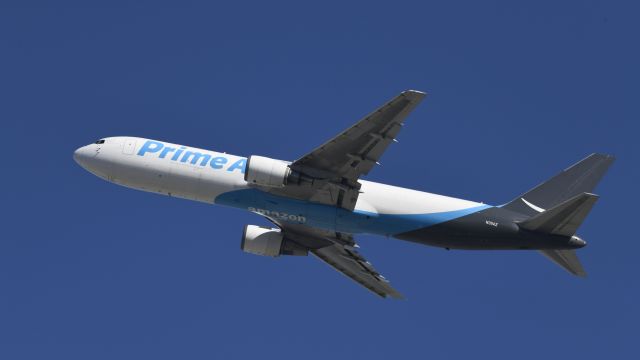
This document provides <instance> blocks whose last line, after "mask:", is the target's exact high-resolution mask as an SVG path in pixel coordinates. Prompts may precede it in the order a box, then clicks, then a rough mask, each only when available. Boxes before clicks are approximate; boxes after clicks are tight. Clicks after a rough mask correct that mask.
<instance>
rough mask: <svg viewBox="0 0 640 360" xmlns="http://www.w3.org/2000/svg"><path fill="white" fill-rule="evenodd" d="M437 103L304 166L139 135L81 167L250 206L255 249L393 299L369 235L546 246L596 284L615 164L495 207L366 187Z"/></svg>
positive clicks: (390, 118)
mask: <svg viewBox="0 0 640 360" xmlns="http://www.w3.org/2000/svg"><path fill="white" fill-rule="evenodd" d="M424 97H425V93H422V92H419V91H413V90H408V91H404V92H402V93H400V94H399V95H398V96H396V97H395V98H393V99H391V100H390V101H389V102H387V103H386V104H384V105H383V106H382V107H380V108H379V109H377V110H375V111H374V112H372V113H371V114H369V115H368V116H366V117H364V118H363V119H362V120H360V121H358V122H357V123H356V124H354V125H353V126H351V127H350V128H348V129H346V130H345V131H343V132H341V133H340V134H338V135H337V136H336V137H334V138H332V139H330V140H329V141H327V142H326V143H324V144H323V145H321V146H319V147H318V148H316V149H315V150H313V151H311V152H309V153H308V154H306V155H304V156H302V157H301V158H299V159H298V160H296V161H293V162H290V161H284V160H277V159H271V158H268V157H264V156H257V155H252V156H249V157H248V158H245V157H241V156H235V155H230V154H226V153H220V152H215V151H210V150H203V149H197V148H193V147H189V146H182V145H176V144H171V143H168V142H165V141H156V140H149V139H144V138H139V137H128V136H125V137H108V138H103V139H100V140H98V141H96V142H95V143H93V144H90V145H86V146H83V147H81V148H79V149H77V150H76V151H75V153H74V155H73V156H74V159H75V161H76V162H77V163H78V164H80V165H81V166H82V167H83V168H85V169H86V170H88V171H89V172H91V173H93V174H95V175H97V176H98V177H100V178H103V179H105V180H107V181H109V182H112V183H115V184H119V185H123V186H126V187H129V188H134V189H138V190H143V191H148V192H154V193H159V194H164V195H169V196H175V197H180V198H185V199H190V200H196V201H202V202H206V203H212V204H219V205H226V206H231V207H235V208H240V209H244V210H248V211H250V212H253V213H255V214H258V215H261V216H263V217H265V218H267V219H268V220H269V221H271V223H273V224H274V226H273V227H262V226H255V225H247V226H245V228H244V231H243V233H242V237H241V243H240V247H241V249H242V250H243V251H245V252H248V253H252V254H257V255H263V256H272V257H276V256H280V255H303V256H304V255H308V254H309V253H311V254H313V255H315V256H316V257H318V258H319V259H320V260H322V261H324V262H326V263H327V264H329V265H331V266H332V267H333V268H335V269H336V270H338V271H339V272H341V273H343V274H344V275H346V276H348V277H349V278H351V279H353V280H354V281H356V282H358V283H359V284H360V285H362V286H364V287H365V288H367V289H369V290H370V291H372V292H373V293H375V294H377V295H379V296H382V297H393V298H400V297H401V295H400V293H399V292H398V291H396V290H395V289H394V288H393V287H391V285H390V283H389V282H388V281H387V280H386V279H385V278H384V277H383V276H382V275H380V273H378V271H377V270H376V269H375V268H374V267H373V266H372V265H371V263H370V262H368V261H367V260H366V259H365V258H364V257H363V256H362V255H361V254H360V250H359V246H358V245H357V244H356V242H355V240H354V235H357V234H376V235H382V236H387V237H391V238H396V239H401V240H406V241H412V242H415V243H419V244H425V245H431V246H437V247H441V248H445V249H470V250H488V249H491V250H496V249H501V250H502V249H505V250H509V249H526V250H538V251H540V252H541V253H542V254H544V255H545V256H547V257H548V258H549V259H551V260H552V261H553V262H555V263H556V264H558V265H560V266H561V267H563V268H564V269H566V270H567V271H569V272H570V273H572V274H574V275H578V276H584V275H585V271H584V270H583V268H582V266H581V264H580V262H579V260H578V258H577V257H576V254H575V249H579V248H582V247H584V246H585V245H586V242H585V241H584V240H583V239H581V238H580V237H578V236H576V231H577V229H578V227H579V226H580V224H581V223H582V222H583V220H584V219H585V217H586V216H587V214H588V213H589V211H590V210H591V208H592V206H593V205H594V203H595V202H596V200H597V199H598V196H597V195H594V194H593V193H591V192H592V190H593V188H594V187H595V186H596V185H597V183H598V181H599V180H600V179H601V177H602V176H603V175H604V173H605V172H606V170H607V168H608V167H609V166H610V165H611V163H612V162H613V161H614V158H613V157H612V156H609V155H603V154H592V155H589V156H587V157H586V158H585V159H583V160H582V161H579V162H578V163H576V164H574V165H573V166H571V167H569V168H567V169H565V170H564V171H562V172H560V173H559V174H558V175H556V176H555V177H553V178H551V179H550V180H548V181H546V182H544V183H542V184H540V185H538V186H536V187H535V188H533V189H532V190H530V191H528V192H526V193H524V194H522V195H520V196H518V197H516V198H515V199H513V200H511V201H510V202H508V203H506V204H503V205H500V206H491V205H486V204H483V203H478V202H474V201H468V200H462V199H456V198H452V197H447V196H443V195H436V194H431V193H428V192H422V191H417V190H411V189H406V188H401V187H396V186H392V185H386V184H381V183H376V182H372V181H366V180H362V179H361V178H362V177H363V176H364V175H367V174H368V173H369V171H370V170H371V169H372V168H373V167H375V166H376V164H378V161H379V159H380V157H381V156H382V154H383V153H384V151H385V150H386V149H387V147H388V146H389V145H390V144H391V143H393V142H395V141H396V137H397V136H398V133H399V131H400V129H401V128H402V126H403V122H404V120H405V118H406V117H407V115H408V114H409V113H410V112H411V111H412V110H413V109H414V108H415V107H416V106H417V105H418V103H419V102H420V101H421V100H422V99H423V98H424Z"/></svg>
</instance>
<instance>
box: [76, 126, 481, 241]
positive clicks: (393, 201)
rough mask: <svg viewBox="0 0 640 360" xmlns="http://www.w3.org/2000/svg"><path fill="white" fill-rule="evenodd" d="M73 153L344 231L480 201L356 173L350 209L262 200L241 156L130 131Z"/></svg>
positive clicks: (158, 184) (283, 217) (435, 215)
mask: <svg viewBox="0 0 640 360" xmlns="http://www.w3.org/2000/svg"><path fill="white" fill-rule="evenodd" d="M100 142H102V143H100ZM74 158H75V159H76V161H77V162H78V163H79V164H80V165H82V166H83V167H84V168H85V169H87V170H88V171H90V172H92V173H93V174H95V175H97V176H99V177H101V178H103V179H105V180H107V181H110V182H113V183H116V184H118V185H122V186H126V187H130V188H134V189H138V190H143V191H149V192H154V193H159V194H164V195H170V196H176V197H180V198H185V199H190V200H196V201H201V202H206V203H218V204H223V205H229V206H234V207H238V208H244V209H246V210H249V211H252V212H255V213H258V214H260V215H263V216H266V217H269V218H273V219H276V220H280V221H291V222H298V223H301V222H304V223H306V224H307V225H309V226H312V227H321V228H328V229H331V230H337V231H345V232H366V233H375V234H383V235H393V234H394V233H397V232H400V231H404V230H407V229H411V228H413V227H420V226H422V225H425V223H426V224H429V223H430V222H431V223H432V222H434V221H438V220H439V219H440V218H439V216H440V214H451V213H464V212H465V211H472V210H473V211H476V210H477V209H479V208H482V207H486V205H483V204H481V203H476V202H472V201H467V200H461V199H455V198H451V197H446V196H442V195H436V194H431V193H426V192H421V191H416V190H411V189H406V188H401V187H396V186H390V185H385V184H380V183H375V182H370V181H364V180H360V183H361V184H362V187H361V190H360V191H361V193H360V195H359V197H358V200H357V203H356V207H355V209H354V211H353V212H346V211H345V210H343V209H337V208H335V207H331V206H328V205H320V204H315V203H311V202H303V201H300V200H294V199H287V198H282V197H278V199H276V200H277V201H273V200H269V199H270V197H273V195H270V194H267V193H264V192H262V191H260V190H257V189H255V188H254V187H252V186H251V185H249V184H248V183H247V182H246V181H245V180H244V171H245V167H246V161H247V159H246V158H244V157H240V156H235V155H230V154H226V153H218V152H214V151H209V150H203V149H197V148H191V147H187V146H181V145H176V144H171V143H167V142H160V141H154V140H148V139H143V138H137V137H110V138H106V139H104V140H100V141H98V142H96V143H95V144H91V145H87V146H85V147H82V148H80V149H78V150H77V151H76V152H75V154H74ZM236 194H237V195H236ZM267 200H269V201H267ZM341 212H343V213H341Z"/></svg>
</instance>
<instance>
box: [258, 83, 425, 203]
mask: <svg viewBox="0 0 640 360" xmlns="http://www.w3.org/2000/svg"><path fill="white" fill-rule="evenodd" d="M425 96H426V94H425V93H423V92H420V91H415V90H407V91H403V92H402V93H400V95H398V96H396V97H395V98H393V99H391V100H390V101H389V102H387V103H386V104H384V105H382V106H381V107H380V108H378V109H377V110H375V111H374V112H372V113H371V114H369V115H367V116H365V117H364V118H363V119H362V120H360V121H358V122H357V123H355V124H354V125H353V126H351V127H350V128H348V129H347V130H345V131H343V132H341V133H340V134H338V135H337V136H335V137H334V138H333V139H331V140H329V141H327V142H326V143H324V144H323V145H321V146H319V147H318V148H316V149H315V150H313V151H311V152H310V153H308V154H306V155H304V156H303V157H301V158H300V159H298V160H296V161H294V162H293V163H291V165H289V167H290V168H291V170H293V172H294V173H295V174H296V177H294V178H295V179H297V181H296V180H294V181H290V182H288V183H287V185H286V186H285V187H283V188H265V189H264V190H265V191H268V192H271V193H274V194H277V195H283V196H287V197H293V198H296V199H301V200H307V201H312V202H316V203H321V204H326V205H332V206H337V207H341V208H344V209H347V210H353V209H354V207H355V204H356V201H357V199H358V195H359V190H360V183H359V182H358V179H359V178H360V177H361V176H363V175H366V174H367V173H369V171H370V170H371V169H372V168H373V166H375V165H376V164H378V161H379V160H380V157H381V156H382V154H383V153H384V151H385V150H386V149H387V147H389V144H391V143H392V142H393V141H395V139H396V136H397V135H398V132H399V131H400V128H401V127H402V125H403V121H404V119H405V118H406V117H407V115H409V113H410V112H411V111H412V110H413V109H414V108H415V107H416V106H417V105H418V103H420V101H422V99H423V98H424V97H425Z"/></svg>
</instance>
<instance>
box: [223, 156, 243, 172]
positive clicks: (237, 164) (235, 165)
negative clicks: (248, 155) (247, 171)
mask: <svg viewBox="0 0 640 360" xmlns="http://www.w3.org/2000/svg"><path fill="white" fill-rule="evenodd" d="M245 167H247V159H240V160H238V161H236V162H234V163H233V164H232V165H231V166H229V168H228V169H227V171H233V170H236V169H240V172H241V173H243V174H244V168H245Z"/></svg>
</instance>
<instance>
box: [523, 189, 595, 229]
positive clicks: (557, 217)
mask: <svg viewBox="0 0 640 360" xmlns="http://www.w3.org/2000/svg"><path fill="white" fill-rule="evenodd" d="M598 197H599V196H598V195H594V194H589V193H582V194H580V195H577V196H574V197H572V198H571V199H569V200H567V201H564V202H562V203H560V204H558V205H556V206H554V207H552V208H551V209H549V210H546V211H544V212H542V213H539V214H538V215H534V216H532V217H530V218H528V219H526V220H524V221H521V222H519V223H518V226H519V227H520V228H522V229H527V230H531V231H537V232H542V233H545V234H554V235H562V236H572V235H573V234H575V233H576V231H577V230H578V227H580V225H581V224H582V222H583V221H584V219H585V218H586V217H587V215H588V214H589V211H591V208H592V207H593V205H594V204H595V203H596V201H598Z"/></svg>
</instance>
